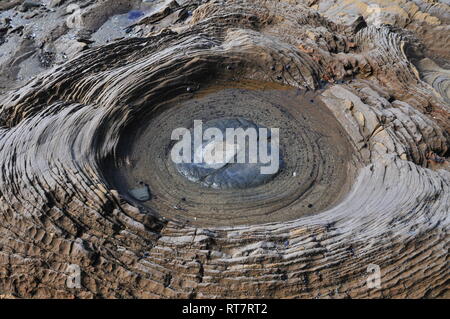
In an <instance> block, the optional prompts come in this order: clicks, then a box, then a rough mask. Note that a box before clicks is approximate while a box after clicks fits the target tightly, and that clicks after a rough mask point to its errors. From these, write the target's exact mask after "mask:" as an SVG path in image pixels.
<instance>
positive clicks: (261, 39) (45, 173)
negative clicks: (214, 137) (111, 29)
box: [0, 0, 450, 298]
mask: <svg viewBox="0 0 450 319" xmlns="http://www.w3.org/2000/svg"><path fill="white" fill-rule="evenodd" d="M119 2H120V3H119ZM115 3H116V1H115ZM380 4H381V5H382V10H381V11H378V12H381V17H382V20H381V23H378V22H377V21H378V20H377V21H372V20H371V19H370V14H371V13H370V12H369V11H368V4H367V3H366V2H364V1H345V2H343V4H341V3H336V4H335V3H334V2H331V1H325V0H324V1H279V2H278V1H277V2H268V1H259V0H258V1H256V0H251V1H250V0H248V1H246V0H244V1H233V0H231V1H221V0H215V1H195V0H191V1H180V2H179V3H177V5H176V6H174V4H173V3H172V4H170V3H169V4H166V6H163V7H161V8H154V9H155V11H151V10H150V11H149V12H147V13H146V16H144V17H143V18H142V19H141V20H139V22H138V23H139V33H135V32H138V31H137V29H138V27H136V30H135V27H134V26H133V23H134V22H132V23H130V27H131V29H130V33H129V34H130V36H129V37H128V38H124V39H122V40H119V41H113V42H111V43H109V44H106V45H103V44H98V43H96V42H95V38H93V39H92V41H93V42H92V43H91V44H90V46H91V47H90V48H87V44H86V43H85V42H79V41H76V40H74V39H76V37H74V38H72V39H71V40H70V41H69V40H68V39H70V35H76V34H77V33H76V32H78V31H79V30H76V32H75V31H74V30H66V29H61V27H57V26H55V28H54V29H52V30H57V31H58V32H56V31H54V32H53V33H51V34H52V36H50V35H49V34H45V36H44V34H39V33H38V34H37V35H36V38H35V39H34V40H33V41H32V40H28V41H31V42H27V43H23V44H22V45H21V46H20V50H19V49H16V50H11V52H12V53H7V52H10V51H8V50H7V46H8V45H10V44H8V43H9V41H10V40H8V41H7V42H5V44H3V45H0V52H5V53H7V58H6V59H3V58H2V59H1V60H0V64H1V67H2V70H7V71H9V73H5V74H7V75H8V77H6V76H5V80H2V81H4V82H3V83H1V85H0V87H2V88H4V90H5V92H4V94H3V95H2V97H1V100H0V125H1V128H0V164H1V170H0V296H1V297H5V298H9V297H19V298H30V297H31V298H50V297H53V298H74V297H77V298H94V297H95V298H217V297H224V298H243V297H245V298H248V297H259V298H448V297H449V287H448V280H449V276H450V273H449V269H448V244H449V224H450V215H449V210H450V209H449V208H450V207H449V203H450V164H449V154H450V152H449V146H450V145H449V141H450V140H449V133H450V120H449V118H450V114H449V112H450V105H449V100H448V98H449V97H448V70H447V69H446V65H447V64H446V63H448V62H447V61H448V59H449V56H448V52H449V51H448V50H446V46H447V45H448V42H439V41H435V42H436V43H432V44H431V39H432V38H433V37H436V38H438V39H444V38H446V37H447V36H448V34H447V32H448V25H447V24H448V20H446V19H447V18H446V17H447V13H446V11H445V10H447V9H446V8H447V7H446V6H443V5H440V6H439V9H433V10H431V7H430V6H428V5H426V4H425V3H423V4H422V5H420V4H416V3H415V2H411V1H407V0H402V1H400V0H399V1H395V2H393V3H392V4H390V5H385V2H381V1H380ZM110 5H111V6H112V2H111V1H96V3H95V4H92V5H88V6H86V7H84V8H82V10H84V11H83V12H84V13H85V14H86V15H85V16H84V19H85V20H84V21H85V24H84V27H85V29H86V30H90V31H93V32H95V31H96V30H97V29H98V28H100V26H101V25H102V24H103V22H105V21H106V20H107V19H108V18H109V17H110V16H111V15H115V14H122V13H124V12H125V11H127V10H131V9H136V8H134V7H133V4H130V3H128V2H127V3H125V2H121V1H117V4H116V6H117V7H116V9H117V11H115V10H116V9H111V10H110V11H104V10H103V9H104V8H105V7H107V6H110ZM65 6H66V4H65V3H63V4H62V5H61V6H60V7H59V8H58V10H65V9H66V7H65ZM102 8H103V9H102ZM167 8H169V9H167ZM156 9H158V10H156ZM183 10H184V11H183ZM183 12H184V13H183ZM185 12H191V14H188V15H187V16H186V15H185ZM52 14H53V13H51V12H49V13H48V15H50V16H51V15H52ZM180 17H183V19H181V18H180ZM361 17H363V18H361ZM386 24H390V26H388V25H386ZM56 28H58V29H56ZM423 30H427V32H431V31H432V32H433V33H434V35H433V36H431V35H427V36H425V37H424V36H423V35H424V31H423ZM430 30H431V31H430ZM50 32H51V30H49V33H50ZM427 32H425V34H428V33H427ZM44 33H45V32H44ZM44 38H45V39H47V40H46V41H44V44H45V45H46V46H48V48H49V49H50V48H52V49H53V50H54V52H57V53H61V52H66V54H68V55H69V58H70V59H69V60H68V61H59V60H57V59H56V60H55V61H56V62H54V63H56V65H54V66H53V67H52V68H50V69H48V70H43V71H42V72H40V73H39V74H38V75H36V76H34V77H33V78H32V79H31V80H29V81H28V82H27V83H20V82H16V79H15V75H16V74H17V73H18V72H19V71H18V70H22V69H23V66H24V64H23V63H24V61H26V60H27V59H28V58H29V57H30V56H31V55H33V54H34V53H35V51H33V50H34V49H35V48H34V47H35V46H37V45H35V43H39V41H41V40H42V39H44ZM72 46H75V49H74V50H72V49H71V47H72ZM80 46H83V50H79V48H80ZM69 52H72V53H73V54H69ZM412 52H413V53H414V54H412ZM21 53H22V54H21ZM58 61H59V62H58ZM11 62H13V63H11ZM2 79H3V76H2ZM6 82H8V83H6ZM13 86H15V87H14V88H13ZM237 113H239V114H237ZM237 116H240V117H245V118H249V119H251V120H252V121H255V122H258V123H261V125H266V126H277V127H280V130H281V132H282V133H281V134H283V132H286V133H284V134H285V135H284V137H281V138H280V148H281V149H282V150H283V151H284V153H283V160H285V161H286V166H284V167H283V168H282V169H281V170H280V172H279V174H277V176H275V177H274V178H273V180H271V181H270V182H267V183H266V184H264V185H261V186H259V187H260V188H247V189H243V190H238V191H236V190H233V189H231V190H227V191H226V192H224V191H223V190H217V189H202V188H201V186H199V185H197V184H194V183H189V181H187V180H184V179H183V177H182V176H179V175H177V172H176V171H175V170H172V168H171V167H172V166H171V164H170V162H168V161H167V159H168V155H167V154H169V153H170V152H169V150H170V145H171V144H170V142H171V141H170V132H171V130H172V129H173V128H174V127H184V126H189V125H191V124H192V122H193V120H195V119H198V118H200V119H205V121H206V120H209V119H210V118H209V117H211V118H216V117H237ZM139 181H142V182H143V183H144V185H145V184H148V186H147V185H146V187H145V189H146V191H147V192H145V191H144V192H142V191H143V190H142V189H137V188H136V185H137V184H136V183H139ZM148 188H149V189H150V190H151V195H152V196H151V197H150V198H148V197H149V196H144V197H141V195H142V196H143V195H147V193H148V195H150V193H149V189H148ZM130 190H135V191H138V193H136V192H134V193H133V192H132V193H131V194H130V192H129V191H130ZM130 195H131V196H130ZM139 199H140V200H139ZM147 199H148V200H147ZM144 201H145V202H144ZM374 265H375V266H376V267H379V269H380V275H381V278H380V279H381V285H380V286H377V287H371V286H369V285H368V284H367V280H368V275H370V273H368V271H369V270H371V269H374V268H373V267H374ZM77 269H78V270H79V275H80V283H81V286H80V287H73V286H71V285H68V280H70V278H72V276H73V274H74V271H75V272H76V271H77Z"/></svg>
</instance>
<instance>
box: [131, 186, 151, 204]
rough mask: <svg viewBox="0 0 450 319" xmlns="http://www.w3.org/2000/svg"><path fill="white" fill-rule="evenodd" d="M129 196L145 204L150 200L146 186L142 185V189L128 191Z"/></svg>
mask: <svg viewBox="0 0 450 319" xmlns="http://www.w3.org/2000/svg"><path fill="white" fill-rule="evenodd" d="M129 193H130V195H131V196H133V197H134V198H136V199H137V200H139V201H141V202H146V201H148V200H150V197H151V195H150V190H149V188H148V186H147V185H144V186H143V187H139V188H135V189H131V190H130V191H129Z"/></svg>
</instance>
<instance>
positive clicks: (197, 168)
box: [175, 117, 282, 189]
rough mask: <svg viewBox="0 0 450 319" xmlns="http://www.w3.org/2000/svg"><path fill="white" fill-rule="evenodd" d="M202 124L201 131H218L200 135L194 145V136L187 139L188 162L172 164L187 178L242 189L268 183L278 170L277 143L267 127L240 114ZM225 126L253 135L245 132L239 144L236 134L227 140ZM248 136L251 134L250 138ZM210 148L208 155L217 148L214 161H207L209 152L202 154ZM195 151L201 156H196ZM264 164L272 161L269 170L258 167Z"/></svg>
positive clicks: (211, 185) (279, 162) (225, 187)
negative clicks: (205, 135)
mask: <svg viewBox="0 0 450 319" xmlns="http://www.w3.org/2000/svg"><path fill="white" fill-rule="evenodd" d="M202 128H203V130H202V132H204V131H206V130H208V129H217V130H219V132H221V134H220V136H211V137H210V138H208V139H206V140H204V139H203V138H202V143H201V144H200V145H198V146H197V147H196V145H195V143H194V139H191V143H190V144H191V156H190V159H191V160H190V161H189V162H188V163H184V162H183V163H176V164H175V166H176V169H177V170H178V172H179V173H180V174H181V175H182V176H184V177H185V178H187V179H188V180H189V181H191V182H194V183H199V184H201V185H203V186H205V187H211V188H215V189H243V188H250V187H255V186H259V185H261V184H265V183H268V182H269V181H270V180H272V179H273V178H274V177H275V176H276V175H277V174H278V172H279V171H280V169H281V166H282V158H281V155H280V151H279V148H278V145H276V144H275V143H274V144H272V140H271V134H270V133H271V129H270V128H266V127H262V126H259V125H257V124H255V123H253V122H252V121H250V120H247V119H244V118H241V117H228V118H218V119H215V120H211V121H208V122H206V123H204V124H203V125H202ZM276 129H277V128H276ZM227 130H228V131H229V130H233V131H236V132H239V131H238V130H241V132H250V133H251V132H254V135H251V134H250V133H249V134H248V135H245V136H244V139H245V140H244V144H243V145H241V144H239V143H238V138H237V137H236V138H235V139H233V140H231V141H228V140H227ZM260 130H265V131H266V133H265V135H264V136H261V135H260ZM190 133H191V134H190V136H194V129H193V128H191V129H190ZM252 136H255V138H254V139H252V138H251V137H252ZM233 137H234V135H233ZM262 139H265V140H266V141H265V143H262V142H263V141H262ZM182 142H183V141H180V142H179V143H182ZM255 143H256V145H254V144H255ZM260 143H261V144H260ZM211 148H214V149H213V150H211V151H210V153H211V154H212V155H215V152H219V157H218V158H217V160H216V161H215V162H214V160H215V159H216V158H213V159H210V160H209V161H208V159H207V158H206V157H207V156H206V155H208V154H209V153H207V154H205V151H206V152H208V149H211ZM274 148H277V149H276V150H275V149H274ZM251 151H255V154H254V155H256V157H255V158H254V159H253V160H252V156H251V154H250V153H251ZM240 152H244V154H241V153H240ZM261 152H263V154H264V155H267V157H268V159H263V158H262V156H261ZM202 153H203V154H202ZM199 154H201V155H203V156H202V157H205V158H199ZM240 155H243V156H242V157H241V156H240ZM241 159H242V160H241ZM268 165H273V171H271V172H264V170H262V167H267V166H268Z"/></svg>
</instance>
